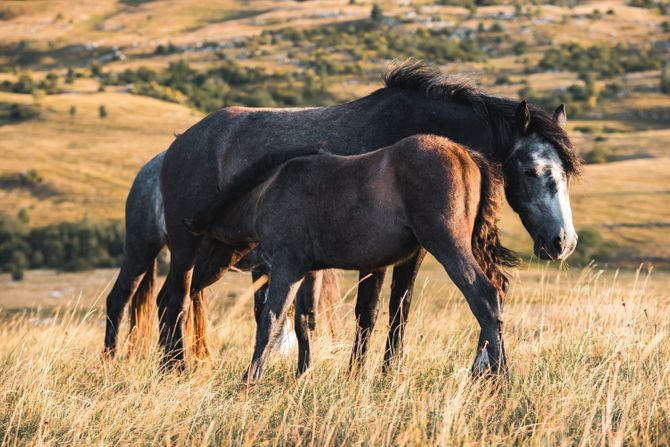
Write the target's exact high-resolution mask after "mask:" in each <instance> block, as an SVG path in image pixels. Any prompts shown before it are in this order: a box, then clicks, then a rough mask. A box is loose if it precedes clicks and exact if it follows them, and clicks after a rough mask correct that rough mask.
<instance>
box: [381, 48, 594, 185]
mask: <svg viewBox="0 0 670 447" xmlns="http://www.w3.org/2000/svg"><path fill="white" fill-rule="evenodd" d="M383 81H384V86H385V88H389V89H391V88H400V89H408V90H415V91H419V92H422V93H423V94H424V95H426V96H427V97H429V98H435V99H440V100H445V101H452V102H454V103H456V104H462V105H469V106H471V107H472V109H473V110H474V111H475V113H477V114H478V115H480V116H481V118H482V121H483V122H485V123H489V124H490V126H489V128H488V129H486V130H488V131H489V134H490V137H491V140H492V141H493V142H494V147H495V154H494V156H495V158H496V159H497V161H501V162H502V161H504V160H505V158H507V154H508V152H509V149H511V147H512V146H513V141H514V137H515V130H514V112H515V110H516V107H517V105H518V103H519V102H518V101H517V100H515V99H512V98H505V97H500V96H495V95H491V94H489V93H487V92H485V91H484V90H482V89H480V88H478V87H477V86H475V85H474V83H473V82H472V81H471V80H469V79H467V78H464V77H461V76H455V75H450V74H447V73H445V72H443V71H441V70H440V69H439V68H437V67H436V66H434V65H430V64H427V63H424V62H421V61H403V62H394V63H392V64H390V65H389V66H388V67H387V69H386V71H385V73H384V75H383ZM529 109H530V125H529V128H528V130H529V132H530V133H537V134H539V135H541V136H542V137H543V138H545V139H546V140H547V141H548V142H549V143H551V144H552V145H553V146H554V147H555V148H556V149H557V151H558V155H559V156H560V158H561V160H562V161H563V164H564V167H565V170H566V173H567V174H568V175H571V174H577V175H578V174H579V173H580V172H581V168H582V164H581V161H580V159H579V155H578V154H577V152H576V151H575V149H574V147H573V145H572V142H571V141H570V137H569V136H568V134H567V132H566V131H565V129H563V128H562V127H561V126H560V125H558V123H557V122H556V120H555V119H554V117H553V116H552V115H551V114H550V113H547V112H545V111H544V110H542V109H540V108H539V107H536V106H532V105H531V106H529ZM483 130H484V129H483Z"/></svg>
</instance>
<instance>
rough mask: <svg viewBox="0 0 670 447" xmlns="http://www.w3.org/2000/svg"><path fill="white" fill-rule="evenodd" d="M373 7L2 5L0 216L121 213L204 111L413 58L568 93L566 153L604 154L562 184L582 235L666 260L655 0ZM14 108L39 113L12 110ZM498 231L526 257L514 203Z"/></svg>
mask: <svg viewBox="0 0 670 447" xmlns="http://www.w3.org/2000/svg"><path fill="white" fill-rule="evenodd" d="M549 3H554V2H549ZM570 3H571V2H564V3H563V4H564V5H570ZM378 4H379V5H380V6H381V11H382V16H383V17H382V18H381V19H379V20H378V21H376V22H375V21H371V19H369V16H370V11H371V7H372V3H371V2H367V1H363V0H357V1H355V2H347V1H330V0H327V1H305V2H292V1H272V0H267V1H266V0H264V1H258V2H244V1H231V0H220V1H214V2H212V1H195V2H174V1H167V0H157V1H111V0H110V1H102V2H84V1H75V2H69V1H68V2H65V1H31V2H23V1H8V2H3V3H2V4H0V24H1V26H0V42H2V44H0V63H1V64H2V68H3V69H4V70H2V71H4V73H0V83H2V82H3V81H4V82H5V84H4V87H0V90H1V91H0V150H1V151H2V154H3V157H2V159H1V160H0V197H1V200H0V214H4V215H6V216H14V215H16V214H17V212H19V210H21V209H25V210H27V212H28V213H29V215H30V225H32V226H39V225H44V224H49V223H57V222H62V221H75V220H79V219H82V218H83V217H89V218H92V219H96V220H97V219H120V218H122V217H123V202H124V199H125V195H126V194H127V190H128V187H129V185H130V182H131V181H132V178H133V177H134V175H135V173H136V171H137V169H138V168H139V166H141V164H143V163H144V162H146V161H147V160H149V159H150V158H151V157H152V156H153V155H154V154H156V153H158V152H160V151H161V150H163V149H165V148H166V147H167V145H169V143H170V141H171V140H172V135H173V133H174V132H180V131H183V130H184V129H186V128H187V127H188V126H190V125H191V124H193V123H195V122H196V121H197V120H198V119H200V117H201V116H203V114H204V113H206V112H208V111H211V110H214V109H216V108H218V107H222V106H225V105H229V104H240V103H241V104H247V105H276V106H286V105H289V106H292V105H302V104H307V105H314V104H330V103H336V102H341V101H345V100H349V99H352V98H355V97H359V96H361V95H365V94H367V93H369V92H370V91H372V90H374V89H375V88H378V87H379V82H378V79H379V75H380V73H381V72H382V71H383V67H384V65H385V63H386V62H387V61H388V60H390V59H392V58H395V57H401V58H402V57H417V56H418V57H423V58H425V59H427V60H430V61H434V62H437V63H440V64H442V65H443V66H445V68H446V69H447V70H449V71H452V72H462V73H467V74H470V75H471V76H473V77H474V78H475V79H477V80H479V82H480V83H481V84H483V85H484V86H485V87H487V88H488V89H489V90H490V91H492V92H495V93H499V94H505V95H511V96H519V95H521V96H524V97H528V98H530V99H531V100H535V101H536V102H539V103H540V104H542V105H543V106H546V107H554V106H555V105H557V104H558V103H559V102H561V101H564V102H567V104H568V113H569V126H570V129H571V135H572V137H573V139H574V140H575V142H576V143H577V147H578V148H579V150H580V151H581V153H582V155H583V156H584V158H586V159H587V160H590V161H597V162H604V163H602V164H594V165H589V166H588V167H587V169H586V174H585V176H584V178H583V179H582V180H581V181H578V182H574V184H573V207H574V212H575V221H576V224H577V227H578V229H583V228H591V229H595V230H597V231H598V232H599V233H600V235H602V237H604V238H605V240H606V241H610V242H611V243H612V244H616V245H617V251H618V252H620V253H624V254H625V257H626V259H629V260H630V261H632V262H633V263H635V262H636V260H638V259H641V258H654V259H656V260H657V261H664V260H667V259H670V248H668V247H670V194H669V191H670V187H669V186H670V185H669V182H670V181H669V180H668V179H669V178H670V149H668V148H669V147H670V145H669V143H670V95H669V94H665V93H663V92H662V82H663V81H662V77H663V76H664V75H663V61H664V60H669V59H668V58H669V57H670V48H668V45H667V41H670V19H669V17H668V16H667V11H665V10H663V9H662V8H659V7H657V6H653V5H651V6H650V7H636V6H631V5H630V4H627V3H625V2H623V1H612V0H610V1H584V2H581V1H580V2H574V5H572V6H559V5H557V4H545V5H533V4H530V3H528V4H527V3H523V2H521V3H519V4H518V5H516V6H515V5H513V4H500V5H492V6H479V7H473V6H472V4H471V3H469V2H467V1H440V2H438V1H417V2H390V1H389V2H384V1H382V2H379V3H378ZM650 36H651V37H650ZM664 42H665V43H664ZM573 44H576V45H577V47H576V49H575V48H573V47H570V45H573ZM179 64H182V65H179ZM668 76H669V79H670V74H668ZM28 78H30V80H31V82H32V84H34V85H33V86H32V87H31V86H28V87H30V88H26V86H25V85H24V84H25V83H24V84H21V82H22V79H23V81H26V79H28ZM203 80H206V81H203ZM668 82H669V84H668V85H669V86H670V81H668ZM669 88H670V87H669ZM21 91H24V92H25V93H20V92H21ZM17 105H25V107H26V108H28V109H29V110H34V111H36V112H35V113H36V114H38V116H36V117H24V116H21V117H19V118H16V117H14V118H12V113H14V112H12V111H13V110H16V107H17ZM101 106H103V107H104V109H105V114H106V116H105V117H104V118H101V117H100V113H101V112H100V107H101ZM15 115H16V113H15ZM26 176H28V177H30V176H32V177H37V178H38V179H39V181H38V182H37V183H35V182H32V181H26ZM32 177H31V178H32ZM503 226H504V229H505V236H506V240H507V241H509V243H510V244H511V245H512V246H513V247H514V248H517V249H521V250H522V251H524V252H528V251H529V244H528V240H527V236H526V235H525V233H524V231H523V229H522V228H521V225H520V223H519V222H518V219H516V218H515V217H514V216H513V215H512V214H511V212H509V210H508V212H506V215H505V218H504V220H503Z"/></svg>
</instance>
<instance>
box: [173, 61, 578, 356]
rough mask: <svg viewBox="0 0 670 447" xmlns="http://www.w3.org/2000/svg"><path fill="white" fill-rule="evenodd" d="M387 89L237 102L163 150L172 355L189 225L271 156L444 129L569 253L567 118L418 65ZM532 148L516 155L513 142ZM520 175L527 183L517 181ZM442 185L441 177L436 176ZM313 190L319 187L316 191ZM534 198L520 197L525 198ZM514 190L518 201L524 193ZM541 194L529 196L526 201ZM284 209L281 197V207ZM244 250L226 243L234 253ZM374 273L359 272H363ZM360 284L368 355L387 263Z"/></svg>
mask: <svg viewBox="0 0 670 447" xmlns="http://www.w3.org/2000/svg"><path fill="white" fill-rule="evenodd" d="M385 84H386V86H385V88H382V89H380V90H378V91H376V92H374V93H372V94H371V95H369V96H367V97H365V98H362V99H359V100H356V101H353V102H350V103H346V104H342V105H337V106H331V107H318V108H305V109H247V108H239V107H231V108H226V109H222V110H220V111H218V112H215V113H212V114H210V115H208V116H207V117H205V118H204V119H203V120H201V121H200V122H198V123H197V124H195V125H194V126H193V127H191V128H190V129H189V130H188V131H186V132H185V133H184V134H182V135H181V136H179V137H178V138H177V139H176V140H175V141H174V142H173V143H172V145H171V146H170V148H169V149H168V151H167V153H166V156H165V160H164V163H163V169H162V171H161V190H162V193H163V199H164V203H165V222H166V227H167V232H168V234H169V241H170V242H169V244H170V249H171V251H172V260H171V264H170V281H168V282H167V283H166V284H165V286H164V288H165V300H164V301H163V302H162V304H161V306H162V309H161V311H160V312H161V315H162V318H161V343H162V345H163V346H164V348H165V351H166V357H165V360H166V361H167V362H169V363H173V362H177V363H179V362H181V360H182V359H183V341H182V328H181V319H180V315H181V311H182V309H183V308H184V307H185V306H187V300H188V298H189V294H188V291H189V289H190V285H191V276H192V269H193V265H194V260H195V256H196V253H197V250H198V246H199V243H200V240H201V238H200V237H197V236H194V235H193V234H191V233H190V232H189V231H188V230H187V229H186V228H185V227H184V225H183V221H184V220H189V219H192V218H193V217H194V216H195V215H196V213H198V212H199V211H200V210H201V209H202V208H203V207H205V206H207V205H208V204H211V203H214V201H215V200H216V197H217V195H218V194H219V191H220V190H222V189H226V187H227V186H228V182H230V180H231V179H232V178H234V177H235V176H236V175H237V174H239V173H240V172H242V171H243V170H244V169H245V168H247V167H249V166H250V165H251V164H252V163H254V162H255V161H257V160H259V159H261V158H262V157H263V156H265V155H267V154H268V153H272V152H276V151H280V152H287V153H290V152H296V153H299V151H300V150H301V149H304V148H318V149H320V150H323V151H325V152H330V153H336V154H341V155H354V154H358V153H365V152H370V151H372V150H375V149H377V148H380V147H384V146H388V145H390V144H393V143H394V142H396V141H399V140H401V139H402V138H404V137H407V136H410V135H415V134H420V133H425V134H436V135H443V136H447V137H449V138H451V139H452V140H454V141H455V142H457V143H459V144H463V145H465V146H468V147H471V148H472V149H474V150H476V151H478V152H480V153H482V154H483V155H484V156H485V157H486V158H488V159H490V160H493V161H498V162H501V163H504V166H505V170H506V172H507V173H508V175H506V177H507V178H509V179H510V181H509V182H508V183H506V185H505V189H506V193H507V195H508V197H509V196H510V193H511V195H512V197H515V199H513V200H510V204H511V205H512V207H513V208H514V209H515V210H516V211H517V212H519V213H520V214H522V216H523V217H522V219H523V221H524V224H525V225H526V227H527V228H529V230H530V229H531V228H532V231H530V232H531V235H532V236H533V239H534V241H535V248H536V253H537V254H538V256H540V257H542V258H549V259H564V258H565V257H567V256H568V255H569V254H570V253H571V252H572V251H573V250H574V247H575V245H576V239H577V236H576V233H575V231H574V228H573V225H572V216H571V214H570V206H569V199H568V193H567V191H568V181H569V178H570V176H571V175H572V174H573V173H574V172H576V171H578V169H579V160H578V157H577V155H576V154H575V152H574V150H573V149H572V145H571V142H570V140H569V138H568V136H567V134H566V132H565V130H564V128H563V126H562V123H564V121H565V114H564V111H563V108H562V107H559V109H557V111H556V112H555V114H554V116H552V115H550V114H547V113H546V112H544V111H542V110H540V109H537V108H533V107H531V108H529V107H528V106H526V105H525V103H524V104H523V107H519V108H518V111H519V113H517V114H516V115H515V111H516V110H517V102H516V101H514V100H512V99H507V98H498V97H494V96H490V95H487V94H485V93H483V92H481V91H479V90H477V89H475V88H472V87H471V86H469V85H468V84H464V83H462V82H456V81H452V80H451V79H450V78H449V77H447V76H445V75H443V74H442V73H440V72H439V71H437V70H436V69H434V68H431V67H430V66H427V65H424V64H420V63H411V64H402V65H399V66H396V67H394V68H392V69H390V70H389V71H388V72H387V73H386V75H385ZM520 147H523V148H526V149H528V148H532V149H533V150H527V151H526V150H524V151H519V150H517V149H518V148H520ZM519 179H528V180H527V181H526V182H524V183H519V182H518V181H517V180H519ZM435 181H437V179H435ZM314 194H315V195H318V194H319V191H314ZM524 195H525V196H527V199H528V200H525V198H524V197H525V196H524ZM516 197H521V199H519V200H517V199H516ZM531 198H532V199H535V200H533V201H532V204H531V202H530V199H531ZM276 206H278V207H280V206H281V204H279V203H278V204H276ZM239 248H241V247H228V248H226V247H225V246H222V247H221V250H226V249H227V250H234V249H239ZM421 259H422V252H421V251H419V252H418V253H416V254H415V255H414V256H413V257H412V258H410V259H408V260H406V261H405V262H404V263H403V264H400V265H398V266H396V267H395V270H394V274H393V289H392V292H391V300H390V304H389V311H390V312H389V315H390V320H391V321H390V328H389V338H388V345H387V355H386V360H389V359H390V358H391V357H392V355H393V354H394V353H395V352H397V350H398V348H399V346H400V345H401V340H402V331H403V326H404V321H405V320H406V317H407V312H408V309H409V303H410V300H411V289H412V287H411V286H412V284H413V281H414V279H415V277H416V273H417V270H418V266H419V264H420V262H421ZM368 273H370V272H365V271H363V272H361V276H362V277H366V276H367V275H368ZM371 273H372V276H371V277H370V278H369V279H368V280H366V281H364V282H362V283H361V285H360V287H359V296H360V299H359V301H358V303H357V306H356V317H357V321H358V333H359V334H362V336H361V337H358V338H357V343H358V344H359V345H358V346H356V347H355V348H354V357H355V356H356V354H357V353H360V352H362V351H364V348H363V347H362V346H364V345H365V344H366V337H367V334H369V332H370V330H371V329H372V327H373V325H374V323H375V319H376V314H377V308H378V306H377V303H378V295H379V290H380V287H381V282H382V280H383V277H384V270H383V269H382V270H375V271H373V272H371Z"/></svg>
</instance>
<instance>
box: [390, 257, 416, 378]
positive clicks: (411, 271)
mask: <svg viewBox="0 0 670 447" xmlns="http://www.w3.org/2000/svg"><path fill="white" fill-rule="evenodd" d="M425 256H426V251H425V250H424V249H423V248H421V249H419V251H417V252H416V254H415V255H414V256H412V257H411V258H410V259H409V260H407V261H406V262H405V263H403V264H400V265H397V266H395V267H394V269H393V282H392V283H391V299H390V300H389V333H388V337H387V339H386V351H385V352H384V365H383V370H384V371H387V370H388V368H389V366H390V365H391V362H392V361H393V359H394V358H396V357H397V356H398V355H399V354H400V352H401V350H402V344H403V337H404V334H405V325H406V324H407V316H408V314H409V307H410V304H411V303H412V292H413V289H414V282H415V281H416V275H417V274H418V273H419V268H420V267H421V263H422V262H423V259H424V257H425Z"/></svg>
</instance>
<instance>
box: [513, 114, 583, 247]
mask: <svg viewBox="0 0 670 447" xmlns="http://www.w3.org/2000/svg"><path fill="white" fill-rule="evenodd" d="M531 111H532V115H531ZM514 121H515V128H516V129H515V131H516V133H517V137H516V138H515V142H514V147H513V148H512V150H511V152H510V153H509V155H508V157H507V158H506V160H505V161H504V164H503V168H504V171H505V195H506V196H507V201H508V202H509V204H510V205H511V206H512V208H513V209H514V211H516V212H517V213H518V214H519V216H520V217H521V221H522V222H523V224H524V226H525V227H526V230H528V232H529V233H530V235H531V236H532V237H533V240H534V251H535V255H536V256H538V257H539V258H541V259H551V260H563V259H565V258H567V257H568V256H569V255H570V254H571V253H572V252H573V251H574V250H575V247H576V246H577V233H576V232H575V227H574V225H573V223H572V211H571V209H570V197H569V195H568V186H569V182H570V177H571V175H573V174H575V173H577V172H578V171H579V168H580V165H579V159H578V158H577V156H576V154H575V152H574V151H573V149H572V146H571V144H570V140H569V139H568V137H567V134H566V132H565V122H566V115H565V108H564V106H563V105H560V106H559V107H558V108H557V109H556V110H555V111H554V114H553V116H551V115H549V114H547V113H544V112H543V111H541V110H539V109H535V108H532V109H529V108H528V105H527V104H526V102H525V101H523V102H522V103H521V104H519V106H518V107H517V109H516V113H515V119H514Z"/></svg>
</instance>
